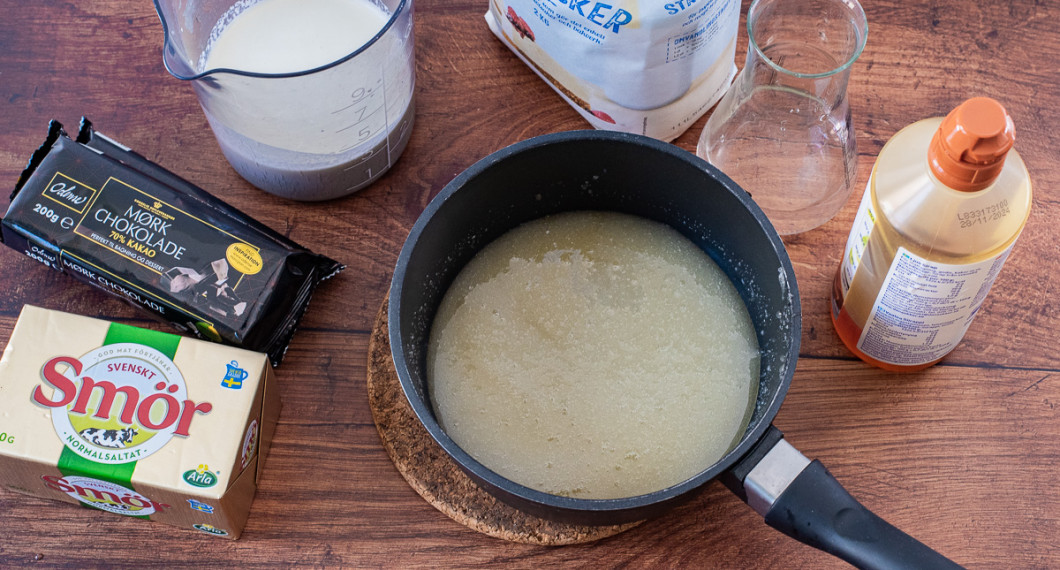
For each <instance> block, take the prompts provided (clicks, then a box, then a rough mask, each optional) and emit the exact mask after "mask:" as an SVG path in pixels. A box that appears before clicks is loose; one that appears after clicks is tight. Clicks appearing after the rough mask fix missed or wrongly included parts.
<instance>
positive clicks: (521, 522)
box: [368, 297, 640, 546]
mask: <svg viewBox="0 0 1060 570" xmlns="http://www.w3.org/2000/svg"><path fill="white" fill-rule="evenodd" d="M388 301H389V297H388V298H387V299H384V300H383V306H382V307H381V308H380V309H379V314H378V315H377V316H376V319H375V325H374V326H373V328H372V337H371V340H370V341H369V343H368V400H369V404H370V405H371V408H372V418H373V419H374V420H375V425H376V428H377V429H378V430H379V436H380V437H381V438H382V440H383V446H384V447H385V448H386V452H387V454H389V455H390V459H391V460H392V461H393V462H394V466H395V467H397V470H398V471H399V472H400V473H401V475H402V476H403V477H405V480H406V481H408V483H409V485H411V486H412V488H413V489H414V490H415V491H416V492H417V493H419V494H420V496H421V497H423V498H424V499H425V500H426V501H427V502H428V503H430V504H431V505H433V506H434V507H435V508H436V509H438V510H439V511H442V512H443V513H445V514H446V515H448V516H449V517H450V518H452V519H453V520H455V521H456V522H458V523H460V524H462V525H464V526H467V527H468V528H471V529H473V530H476V531H478V532H481V533H483V534H487V535H489V536H492V537H496V538H501V539H504V540H510V541H513V542H521V543H525V544H540V545H554V546H559V545H564V544H578V543H583V542H592V541H594V540H599V539H601V538H607V537H609V536H613V535H616V534H618V533H620V532H622V531H624V530H627V529H630V528H633V527H634V526H637V525H638V524H640V523H639V522H633V523H628V524H624V525H615V526H582V525H570V524H563V523H558V522H555V521H550V520H547V519H542V518H538V517H535V516H533V515H529V514H526V513H524V512H522V511H520V510H518V509H516V508H514V507H511V506H509V505H507V504H506V503H503V502H501V501H499V500H497V499H496V498H494V497H493V495H490V494H489V493H487V492H486V491H483V490H482V489H481V488H480V487H479V486H478V485H476V484H475V482H474V481H472V480H471V478H470V477H468V475H467V474H466V473H464V472H463V471H462V470H461V469H460V467H459V466H458V465H457V464H456V462H455V461H453V459H452V458H450V457H449V455H448V454H447V453H446V452H445V451H444V450H443V449H442V448H441V446H439V445H438V444H437V443H435V441H434V440H433V439H432V438H431V436H430V434H429V433H427V429H426V428H424V427H423V424H421V423H420V422H419V420H418V419H417V418H416V415H415V414H414V413H413V411H412V408H411V407H410V406H409V403H408V400H406V399H405V393H404V391H402V389H401V384H400V382H399V381H398V377H397V372H396V371H395V370H394V360H393V358H392V357H391V356H390V339H389V330H388V328H387V308H388V306H389V303H388Z"/></svg>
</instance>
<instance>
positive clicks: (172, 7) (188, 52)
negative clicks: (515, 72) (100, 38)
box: [155, 0, 415, 201]
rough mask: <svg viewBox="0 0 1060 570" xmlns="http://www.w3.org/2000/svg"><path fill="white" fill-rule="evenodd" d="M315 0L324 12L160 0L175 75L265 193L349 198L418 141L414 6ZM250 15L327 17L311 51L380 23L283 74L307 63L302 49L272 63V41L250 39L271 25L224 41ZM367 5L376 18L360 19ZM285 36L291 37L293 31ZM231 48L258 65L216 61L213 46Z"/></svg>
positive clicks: (262, 1) (278, 2)
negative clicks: (354, 28) (344, 28)
mask: <svg viewBox="0 0 1060 570" xmlns="http://www.w3.org/2000/svg"><path fill="white" fill-rule="evenodd" d="M285 2H286V3H287V4H288V5H287V6H282V4H283V3H285ZM312 4H315V5H316V6H315V9H316V11H315V12H314V11H312V10H310V6H309V4H307V3H304V2H302V1H301V0H237V1H232V0H155V8H156V9H157V10H158V15H159V18H160V19H161V20H162V27H163V29H164V31H165V44H164V47H163V61H164V63H165V66H166V69H167V70H169V72H170V73H171V74H173V75H174V76H175V77H177V78H179V79H184V80H188V81H189V82H190V83H191V85H192V87H193V88H194V90H195V94H196V96H197V97H198V99H199V103H200V105H201V106H202V109H203V111H204V112H205V114H206V118H207V120H208V121H209V123H210V127H211V128H212V129H213V132H214V135H215V136H216V137H217V142H218V143H219V144H220V146H221V150H222V152H223V153H224V155H225V158H227V159H228V162H229V163H230V164H231V165H232V166H233V168H235V170H236V171H237V172H239V174H240V175H241V176H243V178H245V179H247V180H248V181H249V182H250V183H251V184H253V185H254V186H257V187H258V188H261V189H262V190H265V191H267V192H270V193H273V194H276V195H279V196H283V197H286V198H291V199H295V200H306V201H310V200H328V199H331V198H337V197H340V196H344V195H347V194H350V193H352V192H355V191H357V190H359V189H361V188H364V187H365V186H367V185H368V184H370V183H372V182H373V181H375V180H376V179H377V178H379V177H380V176H381V175H382V174H383V173H384V172H386V171H387V170H388V169H389V168H390V166H391V165H393V163H394V162H395V161H396V160H397V159H398V157H399V156H400V155H401V152H402V151H403V150H404V148H405V145H406V144H407V143H408V138H409V135H410V133H411V132H412V125H413V118H414V114H415V113H414V109H415V97H414V87H415V59H414V50H413V35H412V12H413V9H412V0H314V2H313V3H312ZM273 8H282V9H283V10H286V12H283V11H281V12H275V11H274V12H271V14H273V16H271V20H269V19H268V18H265V19H264V20H263V19H262V18H261V17H260V16H262V14H261V12H262V11H263V10H265V9H273ZM335 9H342V10H346V12H334V14H335V17H330V14H332V13H329V12H328V10H335ZM351 9H352V10H354V11H355V12H353V17H351V15H350V14H351V13H350V12H349V10H351ZM250 10H254V11H255V12H254V14H255V17H256V19H257V25H259V26H260V25H272V26H276V25H279V26H280V27H281V28H283V26H284V25H286V24H287V23H288V22H290V23H292V24H293V23H294V22H293V19H292V18H291V17H292V16H295V17H297V18H303V19H304V18H306V17H310V18H313V17H316V18H317V20H316V21H310V22H308V24H306V23H304V22H303V25H310V26H312V25H316V23H317V22H319V24H320V30H321V33H320V34H319V37H318V38H314V41H313V42H306V43H305V47H310V46H309V44H310V43H312V44H313V45H316V44H318V43H321V42H324V43H326V42H328V41H330V39H334V40H335V41H339V40H340V39H341V40H348V37H347V36H349V34H327V30H328V28H329V27H331V28H332V29H334V26H336V25H351V24H357V23H359V24H360V25H365V24H364V22H366V21H375V20H378V22H379V25H380V27H379V29H378V30H377V31H375V32H374V35H370V34H372V31H371V30H369V31H368V34H369V35H368V39H367V41H366V42H364V43H360V42H358V43H360V45H359V46H354V47H351V48H349V49H350V51H342V52H339V54H340V55H339V56H337V57H336V58H332V59H328V60H326V61H325V62H323V63H319V64H316V65H311V66H308V67H307V68H305V69H300V68H295V69H290V68H288V69H284V68H282V67H277V66H278V65H281V64H277V63H276V61H277V60H280V59H283V60H287V64H288V65H295V66H297V65H298V64H299V63H300V62H299V60H298V57H297V56H298V54H297V53H295V52H298V49H293V50H292V49H289V47H288V48H283V50H282V51H277V52H276V53H277V55H282V56H284V57H282V58H281V57H264V56H262V55H261V52H262V49H261V48H262V47H263V44H260V43H259V44H257V45H250V42H249V41H245V40H253V39H255V38H257V39H258V41H259V42H260V39H261V38H271V37H272V34H262V33H259V32H260V31H261V28H258V29H252V30H251V32H250V33H249V34H243V35H241V36H240V37H238V38H235V37H229V38H227V39H226V38H225V37H224V36H225V34H226V32H228V31H229V30H231V32H232V34H235V29H236V24H234V22H236V23H240V24H241V23H242V21H240V20H239V18H240V17H241V16H244V15H247V16H249V15H250V12H248V11H250ZM356 10H361V11H362V12H360V13H361V14H364V15H366V16H371V17H372V18H362V17H357V14H358V13H357V12H356ZM364 11H367V12H364ZM373 11H374V13H373ZM307 14H315V16H306V15H307ZM340 14H344V15H345V17H339V15H340ZM321 15H322V16H321ZM265 16H268V13H267V14H265ZM373 18H374V19H373ZM250 19H251V18H249V17H248V18H245V20H250ZM245 20H244V21H245ZM285 20H286V21H285ZM263 21H264V22H266V23H264V24H263V23H262V22H263ZM278 31H279V32H280V33H278V34H277V35H282V32H285V31H286V30H283V29H280V30H278ZM228 40H231V41H228ZM222 41H227V42H228V44H229V47H226V48H225V49H226V50H229V51H232V52H234V53H236V54H237V56H238V55H239V54H240V53H241V50H242V55H243V56H246V57H247V58H248V59H247V62H248V63H247V65H241V66H238V67H239V68H237V66H235V65H226V66H215V65H213V64H212V61H211V60H212V57H211V56H212V55H214V54H211V50H214V49H219V48H218V46H220V45H222V44H221V42H222ZM266 41H271V40H266ZM233 43H234V44H236V45H235V46H234V47H232V46H231V45H230V44H233ZM264 47H272V46H268V45H265V46H264ZM295 47H296V48H297V47H298V46H295ZM340 49H344V48H340ZM289 55H293V56H295V57H287V56H289ZM255 58H256V59H257V60H258V61H254V60H255ZM228 61H231V59H229V60H228ZM237 61H239V60H238V59H237ZM270 66H272V67H270Z"/></svg>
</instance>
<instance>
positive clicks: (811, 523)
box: [723, 426, 961, 570]
mask: <svg viewBox="0 0 1060 570" xmlns="http://www.w3.org/2000/svg"><path fill="white" fill-rule="evenodd" d="M723 480H724V481H725V483H726V485H728V486H729V488H730V489H733V491H734V492H736V494H737V495H739V496H740V498H742V499H743V500H744V501H746V502H747V504H749V505H751V507H752V508H754V509H755V510H756V511H758V512H759V513H760V514H762V515H763V516H765V520H766V524H768V525H769V526H771V527H773V528H775V529H777V530H779V531H781V532H783V533H784V534H786V535H788V536H790V537H792V538H794V539H796V540H798V541H800V542H803V543H806V544H808V545H810V546H813V547H814V548H818V549H820V550H823V551H825V552H828V553H829V554H832V555H835V556H837V557H839V558H841V559H843V560H845V561H847V562H849V563H851V564H853V565H854V566H856V567H858V568H870V569H877V570H898V569H907V568H918V569H919V568H924V569H933V568H961V566H959V565H958V564H956V563H954V562H953V561H951V560H949V559H948V558H946V557H945V556H943V555H941V554H939V553H938V552H935V551H934V550H932V549H931V548H928V547H927V546H925V545H924V544H923V543H922V542H920V541H918V540H916V539H915V538H913V537H911V536H909V535H908V534H906V533H904V532H902V531H900V530H898V529H897V528H895V527H894V526H893V525H891V524H890V523H888V522H887V521H885V520H883V519H882V518H880V517H878V516H876V515H875V514H873V513H872V512H871V511H870V510H868V509H867V508H865V507H864V506H863V505H862V504H861V503H859V502H858V501H857V499H855V498H854V497H852V496H851V495H850V493H848V492H847V491H846V489H844V488H843V486H842V485H840V484H839V482H838V481H836V479H835V477H833V476H832V474H831V473H829V472H828V470H827V469H825V467H824V465H822V464H821V462H820V461H817V460H814V461H810V460H809V459H806V457H804V456H803V455H802V454H801V453H799V452H798V450H796V449H795V448H794V447H792V446H791V445H790V444H789V443H787V442H786V441H784V439H783V436H782V434H781V433H780V431H779V430H777V429H776V428H774V427H772V426H770V432H769V433H767V434H766V437H764V438H762V442H761V443H760V444H759V445H758V446H757V447H756V449H755V450H753V451H752V452H751V453H750V454H749V455H748V456H747V457H745V458H744V459H743V460H741V461H740V462H739V463H738V464H737V466H735V467H733V468H732V469H731V470H730V472H729V473H728V474H726V476H725V477H724V478H723Z"/></svg>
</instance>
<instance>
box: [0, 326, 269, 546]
mask: <svg viewBox="0 0 1060 570" xmlns="http://www.w3.org/2000/svg"><path fill="white" fill-rule="evenodd" d="M279 410H280V402H279V396H278V394H277V392H276V389H275V381H274V380H273V379H272V367H271V366H270V364H269V361H268V357H267V356H266V355H265V354H263V353H259V352H252V351H248V350H243V349H238V348H233V347H229V346H224V345H219V344H214V343H209V342H205V341H200V340H196V339H192V338H186V337H181V336H178V335H173V334H169V333H163V332H158V331H153V330H147V329H141V328H137V327H132V326H129V325H124V324H120V323H111V322H107V321H104V320H99V319H93V318H89V317H83V316H78V315H71V314H67V313H62V312H59V311H51V310H47V309H42V308H38V307H33V306H29V305H27V306H26V307H25V308H24V309H23V310H22V314H21V315H20V316H19V319H18V322H17V323H16V324H15V329H14V331H13V332H12V333H11V340H10V341H9V342H8V345H7V348H6V349H5V350H4V354H3V357H2V358H0V477H2V479H0V480H2V481H3V485H4V486H5V487H6V488H8V489H10V490H13V491H17V492H20V493H25V494H29V495H34V496H39V497H45V498H51V499H57V500H62V501H67V502H72V503H77V504H81V505H84V506H86V507H90V508H95V509H99V510H103V511H108V512H111V513H117V514H121V515H126V516H132V517H138V518H145V519H150V520H157V521H159V522H163V523H167V524H171V525H176V526H181V527H185V528H190V529H195V530H199V531H202V532H206V533H208V534H211V535H215V536H222V537H226V538H233V539H234V538H238V537H239V535H240V533H241V532H242V530H243V527H244V525H245V524H246V520H247V516H248V515H249V513H250V504H251V502H252V500H253V498H254V492H255V490H256V488H257V482H258V478H259V477H260V474H261V469H262V467H263V466H264V458H265V455H266V454H267V452H268V447H269V443H270V442H271V440H272V434H273V432H274V431H275V426H276V420H277V417H278V416H279Z"/></svg>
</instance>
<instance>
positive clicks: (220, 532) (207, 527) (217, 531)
mask: <svg viewBox="0 0 1060 570" xmlns="http://www.w3.org/2000/svg"><path fill="white" fill-rule="evenodd" d="M191 527H192V528H194V529H195V530H201V531H203V532H205V533H209V534H213V535H217V536H227V535H228V531H227V530H225V529H223V528H217V527H215V526H213V525H212V524H193V525H191Z"/></svg>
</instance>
